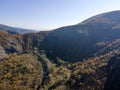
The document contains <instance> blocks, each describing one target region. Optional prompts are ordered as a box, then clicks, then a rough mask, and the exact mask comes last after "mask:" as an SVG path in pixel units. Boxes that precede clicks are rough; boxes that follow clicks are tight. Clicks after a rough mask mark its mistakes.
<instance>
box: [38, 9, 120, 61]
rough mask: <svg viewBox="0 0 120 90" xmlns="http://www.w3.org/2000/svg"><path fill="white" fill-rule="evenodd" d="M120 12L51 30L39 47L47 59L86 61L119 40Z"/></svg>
mask: <svg viewBox="0 0 120 90" xmlns="http://www.w3.org/2000/svg"><path fill="white" fill-rule="evenodd" d="M119 16H120V11H114V12H108V13H103V14H100V15H97V16H93V17H91V18H89V19H87V20H85V21H83V22H82V23H80V24H77V25H73V26H67V27H61V28H58V29H56V30H53V31H52V32H51V33H50V34H49V35H48V36H47V37H46V38H45V40H44V41H43V42H42V44H41V45H40V49H41V50H45V51H46V54H47V57H48V58H50V59H52V60H54V61H55V59H56V57H59V58H62V59H64V60H65V61H70V62H76V61H81V60H83V59H87V58H89V57H91V56H92V55H93V54H95V53H96V52H97V51H98V50H100V49H102V48H103V47H104V46H105V45H106V44H107V43H109V42H111V41H113V40H115V39H119V38H120V27H119V25H120V17H119Z"/></svg>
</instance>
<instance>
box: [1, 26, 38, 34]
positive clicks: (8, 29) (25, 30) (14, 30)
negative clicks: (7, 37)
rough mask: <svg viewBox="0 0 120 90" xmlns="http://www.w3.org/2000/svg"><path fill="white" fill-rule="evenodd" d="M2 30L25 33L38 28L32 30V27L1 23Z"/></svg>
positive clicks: (11, 32)
mask: <svg viewBox="0 0 120 90" xmlns="http://www.w3.org/2000/svg"><path fill="white" fill-rule="evenodd" d="M0 30H5V31H7V32H8V33H10V34H16V33H21V34H24V33H31V32H37V31H36V30H32V29H24V28H17V27H12V26H7V25H3V24H0Z"/></svg>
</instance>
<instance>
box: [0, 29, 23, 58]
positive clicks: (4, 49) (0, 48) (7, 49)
mask: <svg viewBox="0 0 120 90" xmlns="http://www.w3.org/2000/svg"><path fill="white" fill-rule="evenodd" d="M14 52H18V53H22V52H23V47H22V35H19V34H16V35H10V34H8V33H7V32H5V31H2V30H0V59H3V58H5V57H6V56H7V54H8V53H14Z"/></svg>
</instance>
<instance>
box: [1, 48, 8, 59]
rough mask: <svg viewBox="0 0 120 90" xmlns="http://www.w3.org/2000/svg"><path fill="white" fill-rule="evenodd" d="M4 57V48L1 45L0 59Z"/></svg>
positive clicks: (5, 55)
mask: <svg viewBox="0 0 120 90" xmlns="http://www.w3.org/2000/svg"><path fill="white" fill-rule="evenodd" d="M5 57H7V54H6V53H5V50H4V48H3V47H0V60H1V59H4V58H5Z"/></svg>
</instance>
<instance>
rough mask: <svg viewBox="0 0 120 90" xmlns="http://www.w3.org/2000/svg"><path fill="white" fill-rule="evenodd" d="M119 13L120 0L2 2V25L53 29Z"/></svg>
mask: <svg viewBox="0 0 120 90" xmlns="http://www.w3.org/2000/svg"><path fill="white" fill-rule="evenodd" d="M114 10H120V0H0V24H5V25H9V26H14V27H22V28H28V29H35V30H51V29H55V28H58V27H62V26H68V25H74V24H77V23H80V22H82V21H83V20H85V19H87V18H89V17H91V16H94V15H97V14H100V13H103V12H109V11H114Z"/></svg>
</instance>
